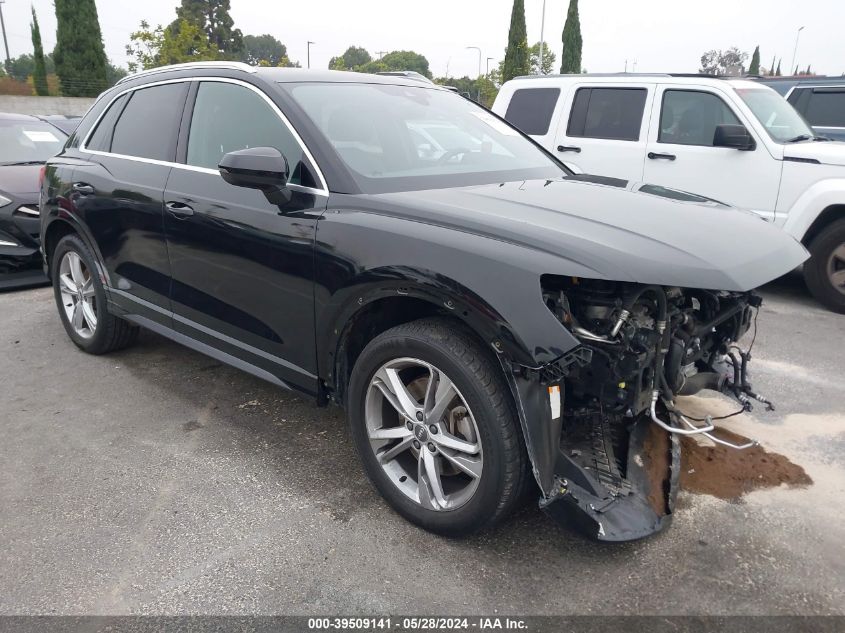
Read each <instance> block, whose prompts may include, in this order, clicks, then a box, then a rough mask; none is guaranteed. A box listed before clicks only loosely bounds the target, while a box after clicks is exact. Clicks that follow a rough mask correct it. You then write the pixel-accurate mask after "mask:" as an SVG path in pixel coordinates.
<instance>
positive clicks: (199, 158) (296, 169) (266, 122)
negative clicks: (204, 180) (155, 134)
mask: <svg viewBox="0 0 845 633" xmlns="http://www.w3.org/2000/svg"><path fill="white" fill-rule="evenodd" d="M251 147H275V148H276V149H277V150H279V151H280V152H281V153H282V154H284V156H285V158H287V160H288V167H289V169H290V178H289V180H288V182H290V183H291V184H303V185H306V186H314V184H313V178H311V176H310V174H309V173H308V170H307V168H305V166H304V162H303V161H304V155H303V151H302V147H301V146H300V145H299V142H298V141H297V140H296V138H295V137H294V136H293V134H291V132H290V130H289V129H288V128H287V126H286V125H285V123H284V122H283V121H282V120H281V118H279V115H278V114H277V113H276V112H275V111H274V110H273V108H272V107H270V104H268V103H267V101H265V100H264V98H262V97H261V96H260V95H259V94H257V93H256V92H254V91H253V90H251V89H249V88H246V87H245V86H241V85H238V84H231V83H223V82H215V81H204V82H202V83H201V84H200V86H199V89H198V90H197V98H196V102H195V103H194V111H193V115H192V117H191V129H190V133H189V135H188V155H187V160H186V162H187V164H188V165H193V166H195V167H204V168H206V169H214V170H216V169H217V165H218V164H219V163H220V159H221V158H222V157H223V155H224V154H227V153H229V152H234V151H237V150H241V149H247V148H251Z"/></svg>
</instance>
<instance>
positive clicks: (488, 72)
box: [487, 57, 495, 77]
mask: <svg viewBox="0 0 845 633" xmlns="http://www.w3.org/2000/svg"><path fill="white" fill-rule="evenodd" d="M493 59H495V58H493V57H488V58H487V76H488V77H489V76H490V62H491V61H492V60H493Z"/></svg>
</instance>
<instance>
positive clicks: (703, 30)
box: [0, 0, 845, 77]
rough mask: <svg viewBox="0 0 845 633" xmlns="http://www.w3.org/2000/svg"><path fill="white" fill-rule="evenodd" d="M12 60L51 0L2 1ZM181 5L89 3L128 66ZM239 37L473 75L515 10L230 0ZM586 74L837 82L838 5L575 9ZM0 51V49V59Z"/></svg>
mask: <svg viewBox="0 0 845 633" xmlns="http://www.w3.org/2000/svg"><path fill="white" fill-rule="evenodd" d="M0 2H4V3H3V4H2V5H0V7H2V10H3V13H4V16H5V20H6V32H7V34H8V39H9V51H10V53H11V55H12V57H15V56H17V55H19V54H21V53H31V52H32V43H31V40H30V34H29V23H30V19H31V17H30V5H32V6H34V7H35V9H36V11H37V12H38V19H39V22H40V25H41V35H42V38H43V40H44V48H45V50H48V51H49V50H52V48H53V46H54V45H55V41H56V35H55V34H56V20H55V16H54V10H53V1H52V0H0ZM177 4H178V0H143V1H142V2H137V1H129V0H97V9H98V12H99V16H100V26H101V28H102V31H103V40H104V43H105V47H106V53H107V55H108V56H109V58H110V59H111V60H112V62H113V63H115V64H117V65H120V66H125V65H126V62H127V58H126V52H125V47H126V44H127V43H128V42H129V34H130V33H131V32H132V31H133V30H136V29H137V28H138V25H139V24H140V22H141V20H147V21H148V22H150V23H151V24H152V25H157V24H167V23H169V22H170V21H172V20H173V19H174V18H175V15H176V14H175V6H176V5H177ZM231 4H232V11H231V14H232V17H233V18H234V20H235V26H236V27H237V28H240V29H241V31H242V32H243V33H244V34H253V35H261V34H264V33H270V34H271V35H273V36H275V37H277V38H278V39H279V40H281V41H282V42H283V43H284V44H285V45H287V47H288V55H289V56H290V58H291V59H294V60H299V61H300V62H301V63H302V65H303V66H305V65H306V41H307V40H311V41H313V42H314V44H312V46H311V66H312V67H315V68H316V67H319V68H326V67H327V65H328V62H329V59H330V58H331V57H333V56H335V55H339V54H341V53H342V52H343V51H344V50H345V49H346V48H347V47H348V46H349V45H352V44H354V45H356V46H363V47H364V48H366V49H367V50H369V51H370V53H372V54H373V55H374V56H375V54H376V53H377V52H378V51H391V50H408V49H410V50H414V51H417V52H419V53H422V54H423V55H425V56H426V57H427V58H428V60H429V63H430V66H431V71H432V72H433V73H434V74H435V75H436V76H443V75H445V74H446V73H447V72H448V75H449V76H450V77H454V76H458V77H459V76H463V75H468V76H475V75H477V74H478V65H479V54H478V51H476V50H474V49H468V48H467V47H468V46H476V47H479V48H480V49H481V51H482V52H481V62H482V63H481V65H482V72H486V65H487V58H488V57H491V58H492V60H491V61H490V66H491V67H493V65H494V64H496V63H498V62H499V61H500V60H501V59H502V57H503V56H504V49H505V46H506V44H507V37H508V28H509V24H510V13H511V7H512V0H420V1H415V2H409V1H408V0H357V1H355V2H350V1H349V0H309V1H308V2H285V1H283V0H231ZM543 4H544V1H543V0H525V14H526V23H527V27H528V39H529V41H530V42H532V43H533V42H536V41H538V40H539V39H540V30H541V18H542V16H541V14H542V7H543ZM545 5H546V15H545V39H546V41H547V42H548V43H549V45H550V46H551V48H552V50H553V51H554V52H555V54H556V55H557V56H558V60H559V59H560V49H561V47H562V44H561V30H562V29H563V24H564V21H565V18H566V8H567V6H568V0H546V1H545ZM579 9H580V16H581V32H582V35H583V39H584V47H583V66H584V67H585V68H586V69H587V70H588V71H589V72H620V71H623V70H625V67H626V61H627V69H628V70H629V71H633V70H636V71H637V72H696V71H697V70H698V68H699V59H700V57H701V54H702V53H703V52H704V51H706V50H710V49H714V48H715V49H725V48H728V47H730V46H737V47H739V48H740V49H741V50H743V51H747V52H748V53H749V55H750V53H751V52H752V51H753V50H754V47H755V46H757V45H759V46H760V51H761V57H762V59H761V63H762V65H763V66H764V67H768V66H769V65H771V60H772V57H773V56H777V57H778V58H782V59H783V65H782V69H783V71H784V73H786V71H787V68H788V67H789V66H790V65H791V63H792V57H793V50H794V47H795V41H796V33H797V30H798V28H799V27H800V26H804V27H805V28H804V30H803V31H802V32H801V35H800V41H799V47H798V55H797V60H796V64H797V65H799V66H800V67H801V68H802V69H803V68H806V66H807V65H808V64H811V65H812V69H813V71H815V72H819V73H824V74H835V75H840V74H843V73H845V36H843V35H842V25H843V24H845V1H843V0H803V1H800V2H799V1H798V0H709V1H707V2H692V1H690V0H640V1H639V2H634V1H632V0H581V2H580V3H579ZM0 52H2V49H0Z"/></svg>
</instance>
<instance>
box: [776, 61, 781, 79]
mask: <svg viewBox="0 0 845 633" xmlns="http://www.w3.org/2000/svg"><path fill="white" fill-rule="evenodd" d="M780 76H781V74H780V60H778V69H777V70H776V71H775V77H780Z"/></svg>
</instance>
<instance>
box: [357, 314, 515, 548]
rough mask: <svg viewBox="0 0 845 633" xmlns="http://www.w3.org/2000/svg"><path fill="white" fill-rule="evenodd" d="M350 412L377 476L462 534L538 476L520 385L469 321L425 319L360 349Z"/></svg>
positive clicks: (407, 506) (500, 513)
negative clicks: (518, 408)
mask: <svg viewBox="0 0 845 633" xmlns="http://www.w3.org/2000/svg"><path fill="white" fill-rule="evenodd" d="M348 394H349V401H348V408H347V412H348V417H349V423H350V427H351V432H352V437H353V440H354V442H355V446H356V448H357V449H358V453H359V456H360V458H361V461H362V463H363V466H364V470H365V472H366V473H367V476H368V477H369V478H370V480H371V481H372V482H373V484H374V485H375V487H376V488H377V489H378V491H379V492H380V493H381V495H382V496H383V497H384V498H385V499H386V500H387V502H388V503H389V504H390V505H391V506H392V507H393V508H394V509H395V510H396V511H397V512H398V513H399V514H401V515H402V516H404V517H405V518H406V519H408V520H409V521H411V522H413V523H415V524H417V525H419V526H421V527H423V528H425V529H427V530H430V531H432V532H436V533H439V534H444V535H450V536H458V535H464V534H469V533H472V532H474V531H477V530H479V529H481V528H484V527H487V526H490V525H492V524H494V523H496V522H497V521H499V520H501V519H502V518H503V517H505V516H507V514H508V513H509V512H510V511H512V510H513V509H514V508H515V507H516V506H517V504H518V503H519V500H520V498H521V497H522V496H523V492H524V489H525V487H526V486H527V485H528V482H529V472H528V457H527V454H526V451H525V446H524V444H523V441H522V437H521V434H520V431H519V423H518V419H517V416H516V412H515V409H514V404H513V400H512V396H511V394H510V390H509V389H508V387H507V384H506V383H505V380H504V378H503V376H502V374H501V370H500V369H499V368H498V366H497V364H496V360H495V358H493V356H492V353H491V352H488V351H487V350H485V349H484V348H483V347H482V346H481V345H479V344H478V343H477V342H476V341H475V339H474V337H473V336H472V335H471V334H470V333H469V332H467V331H465V330H464V329H463V328H462V327H461V325H460V324H457V323H455V324H453V323H451V322H449V321H447V320H445V319H424V320H420V321H415V322H412V323H407V324H403V325H399V326H397V327H394V328H392V329H390V330H388V331H387V332H384V333H383V334H381V335H380V336H378V337H376V338H375V339H374V340H373V341H371V342H370V344H369V345H367V347H366V348H365V349H364V351H363V352H362V353H361V355H360V356H359V357H358V360H357V362H356V363H355V367H354V369H353V371H352V376H351V379H350V383H349V391H348Z"/></svg>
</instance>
